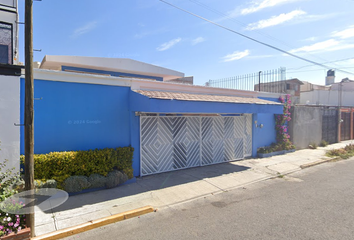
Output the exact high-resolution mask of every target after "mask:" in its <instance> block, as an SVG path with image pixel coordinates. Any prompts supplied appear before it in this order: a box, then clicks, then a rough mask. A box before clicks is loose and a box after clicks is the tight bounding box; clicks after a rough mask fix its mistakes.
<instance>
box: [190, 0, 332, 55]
mask: <svg viewBox="0 0 354 240" xmlns="http://www.w3.org/2000/svg"><path fill="white" fill-rule="evenodd" d="M189 1H190V2H193V3H195V4H197V5H199V6H201V7H203V8H205V9H208V10H209V11H212V12H214V13H216V14H218V15H221V16H224V17H225V18H226V19H228V20H230V21H232V22H235V23H237V24H238V25H240V26H242V27H246V28H247V26H248V24H246V23H243V22H241V21H238V20H236V19H233V18H231V17H230V16H229V15H227V14H225V13H223V12H220V11H218V10H216V9H214V8H212V7H210V6H208V5H206V4H204V3H201V2H199V1H197V0H189ZM254 32H256V33H258V34H259V35H263V36H265V37H267V38H269V39H272V40H274V41H277V42H279V43H282V44H283V45H284V46H287V47H290V48H295V47H294V46H292V45H290V44H288V43H286V42H284V41H282V40H280V39H278V38H276V37H274V36H271V35H270V34H268V33H265V32H262V31H260V30H257V29H256V30H255V31H254ZM305 52H306V53H307V54H309V55H310V56H312V57H315V58H317V59H321V60H322V61H328V60H327V59H324V58H322V57H320V56H316V55H314V54H311V53H310V52H308V51H305Z"/></svg>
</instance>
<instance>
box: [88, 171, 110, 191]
mask: <svg viewBox="0 0 354 240" xmlns="http://www.w3.org/2000/svg"><path fill="white" fill-rule="evenodd" d="M88 181H89V183H90V184H91V187H90V188H102V187H104V186H105V185H106V178H105V177H104V176H102V175H100V174H96V173H95V174H91V175H90V176H89V178H88Z"/></svg>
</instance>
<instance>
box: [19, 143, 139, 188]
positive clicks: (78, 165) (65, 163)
mask: <svg viewBox="0 0 354 240" xmlns="http://www.w3.org/2000/svg"><path fill="white" fill-rule="evenodd" d="M133 152H134V148H132V147H122V148H115V149H114V148H105V149H95V150H88V151H70V152H51V153H48V154H35V155H34V178H35V179H40V180H43V181H45V180H47V179H54V180H55V181H56V182H57V183H58V187H59V188H63V186H62V184H63V183H64V181H65V180H66V179H67V178H69V177H70V176H76V175H81V176H86V177H89V176H90V175H91V174H100V175H102V176H107V174H108V172H110V171H112V170H113V169H116V170H121V171H124V172H125V173H126V174H127V176H128V177H129V178H133V168H132V163H133ZM21 163H24V156H23V155H22V156H21Z"/></svg>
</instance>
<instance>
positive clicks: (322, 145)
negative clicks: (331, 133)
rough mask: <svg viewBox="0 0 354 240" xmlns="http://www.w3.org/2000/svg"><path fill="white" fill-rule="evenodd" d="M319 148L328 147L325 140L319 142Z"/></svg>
mask: <svg viewBox="0 0 354 240" xmlns="http://www.w3.org/2000/svg"><path fill="white" fill-rule="evenodd" d="M320 146H321V147H327V146H328V142H326V141H325V140H322V141H321V142H320Z"/></svg>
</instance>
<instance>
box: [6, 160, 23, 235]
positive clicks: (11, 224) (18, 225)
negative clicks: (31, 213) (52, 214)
mask: <svg viewBox="0 0 354 240" xmlns="http://www.w3.org/2000/svg"><path fill="white" fill-rule="evenodd" d="M7 162H8V161H7V160H5V161H4V162H0V202H2V201H4V200H5V199H6V198H8V197H11V196H12V195H13V194H16V193H17V190H16V189H15V187H16V184H17V183H18V182H19V181H21V178H20V175H19V173H16V172H13V171H14V168H13V169H7V170H5V168H6V164H7ZM6 207H11V208H12V209H13V208H17V209H18V208H21V207H23V205H22V203H15V202H13V203H12V206H6ZM25 227H26V224H25V216H24V215H21V216H20V215H17V214H10V213H6V212H4V211H2V210H1V209H0V237H1V236H4V235H7V234H10V233H12V232H16V233H17V232H18V231H21V229H22V228H25Z"/></svg>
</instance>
